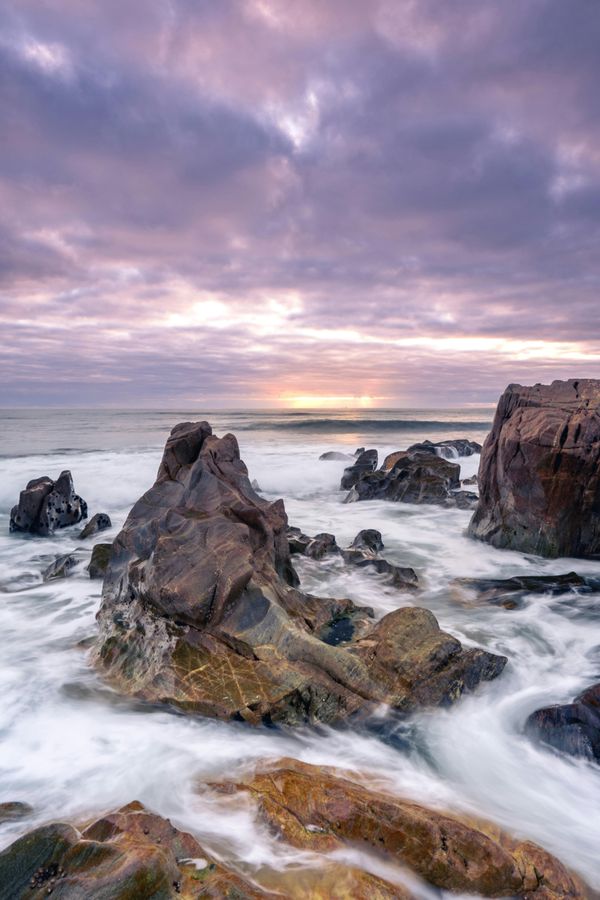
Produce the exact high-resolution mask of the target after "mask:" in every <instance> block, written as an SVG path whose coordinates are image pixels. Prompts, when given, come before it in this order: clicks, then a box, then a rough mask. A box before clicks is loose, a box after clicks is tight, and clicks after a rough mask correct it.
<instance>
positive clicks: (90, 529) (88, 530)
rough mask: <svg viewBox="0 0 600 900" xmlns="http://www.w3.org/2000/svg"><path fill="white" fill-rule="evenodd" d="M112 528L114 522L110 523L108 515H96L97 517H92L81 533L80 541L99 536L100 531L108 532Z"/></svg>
mask: <svg viewBox="0 0 600 900" xmlns="http://www.w3.org/2000/svg"><path fill="white" fill-rule="evenodd" d="M111 527H112V522H111V521H110V516H109V515H107V514H106V513H96V515H95V516H92V518H91V519H90V521H89V522H88V523H87V525H86V526H85V528H84V529H83V531H81V532H80V534H79V540H80V541H83V540H85V539H86V538H89V537H92V536H93V535H94V534H98V532H99V531H106V529H107V528H111Z"/></svg>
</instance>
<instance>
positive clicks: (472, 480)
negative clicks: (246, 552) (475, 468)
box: [461, 475, 479, 485]
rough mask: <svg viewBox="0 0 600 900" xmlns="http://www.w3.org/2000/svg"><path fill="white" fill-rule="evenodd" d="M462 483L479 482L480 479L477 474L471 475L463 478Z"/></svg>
mask: <svg viewBox="0 0 600 900" xmlns="http://www.w3.org/2000/svg"><path fill="white" fill-rule="evenodd" d="M461 484H462V485H465V484H466V485H472V484H479V479H478V478H477V475H471V477H470V478H463V479H462V481H461Z"/></svg>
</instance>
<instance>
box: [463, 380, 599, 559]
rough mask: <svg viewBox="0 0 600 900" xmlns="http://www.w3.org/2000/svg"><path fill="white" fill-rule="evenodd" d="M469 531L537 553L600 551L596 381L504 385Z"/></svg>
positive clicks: (495, 542)
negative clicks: (526, 385)
mask: <svg viewBox="0 0 600 900" xmlns="http://www.w3.org/2000/svg"><path fill="white" fill-rule="evenodd" d="M479 486H480V494H479V503H478V506H477V509H476V510H475V513H474V515H473V518H472V519H471V522H470V524H469V528H468V533H469V535H470V536H471V537H474V538H477V539H478V540H482V541H486V542H487V543H489V544H492V545H493V546H494V547H500V548H507V549H511V550H519V551H522V552H524V553H535V554H537V555H538V556H546V557H552V558H554V557H559V556H573V557H593V558H596V557H599V556H600V381H598V380H591V379H586V380H574V379H571V380H569V381H553V382H552V384H550V385H544V384H536V385H534V386H533V387H524V386H522V385H519V384H511V385H509V386H508V388H507V389H506V391H505V392H504V394H503V395H502V397H501V398H500V400H499V402H498V407H497V410H496V415H495V417H494V423H493V426H492V431H491V432H490V434H489V436H488V438H487V439H486V441H485V444H484V447H483V451H482V455H481V463H480V468H479Z"/></svg>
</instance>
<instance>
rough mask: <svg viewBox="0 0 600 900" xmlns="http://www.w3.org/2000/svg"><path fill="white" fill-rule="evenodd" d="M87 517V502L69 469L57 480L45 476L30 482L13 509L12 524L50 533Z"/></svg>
mask: <svg viewBox="0 0 600 900" xmlns="http://www.w3.org/2000/svg"><path fill="white" fill-rule="evenodd" d="M86 518H87V504H86V502H85V500H82V499H81V497H79V496H78V495H77V494H76V493H75V490H74V488H73V478H72V476H71V473H70V472H69V471H68V470H65V471H64V472H61V474H60V476H59V478H58V479H57V480H56V481H52V479H51V478H48V477H47V476H44V477H43V478H35V479H34V480H33V481H30V482H29V483H28V485H27V487H26V488H25V490H24V491H21V494H20V497H19V502H18V504H17V505H16V506H13V508H12V510H11V513H10V525H9V527H10V530H11V531H22V532H27V533H30V534H39V535H44V536H47V535H50V534H54V532H55V531H56V529H57V528H66V527H68V526H69V525H75V524H77V522H80V521H81V520H82V519H86Z"/></svg>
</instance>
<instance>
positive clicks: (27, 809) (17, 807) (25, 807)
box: [0, 800, 33, 822]
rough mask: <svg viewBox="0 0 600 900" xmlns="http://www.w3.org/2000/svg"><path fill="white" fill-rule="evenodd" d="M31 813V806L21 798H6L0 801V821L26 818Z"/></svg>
mask: <svg viewBox="0 0 600 900" xmlns="http://www.w3.org/2000/svg"><path fill="white" fill-rule="evenodd" d="M32 813H33V807H32V806H30V805H29V803H23V802H22V801H21V800H7V801H6V802H4V803H0V822H13V821H15V820H16V819H26V818H27V817H28V816H30V815H31V814H32Z"/></svg>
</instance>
